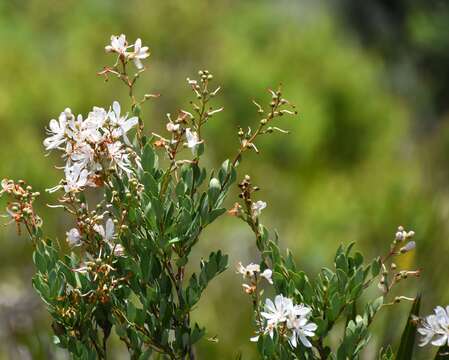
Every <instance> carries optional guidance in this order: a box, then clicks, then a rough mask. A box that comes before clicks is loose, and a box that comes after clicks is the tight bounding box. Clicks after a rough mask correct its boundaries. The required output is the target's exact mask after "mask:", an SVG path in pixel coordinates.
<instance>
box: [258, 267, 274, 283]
mask: <svg viewBox="0 0 449 360" xmlns="http://www.w3.org/2000/svg"><path fill="white" fill-rule="evenodd" d="M272 275H273V271H271V269H265V270H264V271H262V272H261V273H260V277H263V278H264V279H265V280H267V281H268V282H269V283H270V284H271V285H273V280H272V279H271V276H272Z"/></svg>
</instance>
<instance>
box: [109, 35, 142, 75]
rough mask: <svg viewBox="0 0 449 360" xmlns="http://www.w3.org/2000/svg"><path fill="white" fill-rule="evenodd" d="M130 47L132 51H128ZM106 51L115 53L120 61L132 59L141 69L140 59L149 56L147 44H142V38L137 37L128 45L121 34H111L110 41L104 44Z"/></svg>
mask: <svg viewBox="0 0 449 360" xmlns="http://www.w3.org/2000/svg"><path fill="white" fill-rule="evenodd" d="M130 49H132V51H129V50H130ZM105 50H106V52H108V53H116V54H118V56H119V59H121V60H122V61H127V60H132V61H133V62H134V64H135V65H136V67H137V68H138V69H139V70H140V69H143V64H142V60H143V59H146V58H147V57H148V56H150V53H149V51H148V46H142V40H140V39H137V40H136V42H135V43H134V44H132V45H128V42H127V41H126V36H125V35H124V34H121V35H119V36H116V35H112V36H111V43H110V44H109V45H107V46H105Z"/></svg>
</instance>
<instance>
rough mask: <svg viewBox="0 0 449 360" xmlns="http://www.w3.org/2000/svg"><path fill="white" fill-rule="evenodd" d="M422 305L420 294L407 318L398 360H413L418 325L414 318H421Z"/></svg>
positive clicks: (397, 356)
mask: <svg viewBox="0 0 449 360" xmlns="http://www.w3.org/2000/svg"><path fill="white" fill-rule="evenodd" d="M420 304H421V295H420V294H418V296H417V297H416V299H415V301H414V302H413V305H412V308H411V310H410V314H409V316H408V318H407V324H406V325H405V329H404V332H403V333H402V337H401V343H400V345H399V349H398V352H397V355H396V360H411V359H412V355H413V345H414V344H415V337H416V327H417V323H416V322H415V321H413V317H414V316H419V307H420Z"/></svg>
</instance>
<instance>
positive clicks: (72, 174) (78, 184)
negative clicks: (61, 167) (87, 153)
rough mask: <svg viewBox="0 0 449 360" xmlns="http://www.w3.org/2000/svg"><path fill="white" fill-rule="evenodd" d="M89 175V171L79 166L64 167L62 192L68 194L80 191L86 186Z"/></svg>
mask: <svg viewBox="0 0 449 360" xmlns="http://www.w3.org/2000/svg"><path fill="white" fill-rule="evenodd" d="M89 175H90V174H89V171H88V170H87V169H84V168H83V167H82V166H81V165H80V164H73V165H72V166H66V168H65V181H66V184H65V185H64V191H65V192H66V193H68V192H72V191H79V190H81V189H82V188H83V187H84V186H86V185H87V180H88V177H89Z"/></svg>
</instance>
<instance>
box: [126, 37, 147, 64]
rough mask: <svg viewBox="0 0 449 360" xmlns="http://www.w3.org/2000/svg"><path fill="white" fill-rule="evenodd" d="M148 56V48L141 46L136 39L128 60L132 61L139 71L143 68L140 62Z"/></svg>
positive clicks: (139, 41) (140, 41) (140, 42)
mask: <svg viewBox="0 0 449 360" xmlns="http://www.w3.org/2000/svg"><path fill="white" fill-rule="evenodd" d="M148 56H150V53H149V52H148V46H142V40H140V39H137V40H136V42H135V43H134V51H133V52H132V53H130V54H129V58H130V59H132V60H133V61H134V64H135V65H136V67H137V68H138V69H139V70H140V69H142V68H143V65H142V61H141V60H143V59H146V58H147V57H148Z"/></svg>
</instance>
